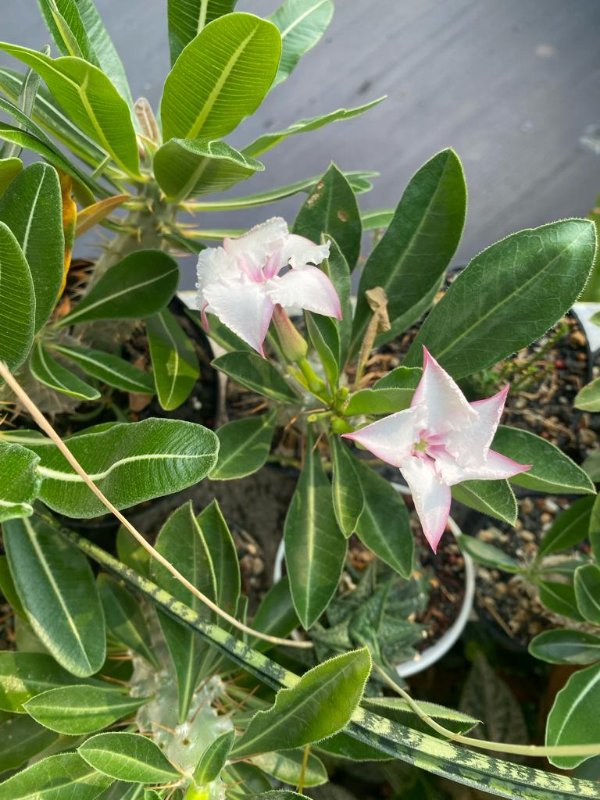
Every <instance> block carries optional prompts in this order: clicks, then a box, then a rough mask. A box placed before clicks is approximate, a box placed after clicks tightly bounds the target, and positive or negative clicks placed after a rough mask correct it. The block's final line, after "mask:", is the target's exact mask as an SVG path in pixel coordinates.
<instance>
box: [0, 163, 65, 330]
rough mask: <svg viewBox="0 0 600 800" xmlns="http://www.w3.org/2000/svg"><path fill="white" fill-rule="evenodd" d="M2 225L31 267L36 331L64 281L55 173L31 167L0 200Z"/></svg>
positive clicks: (44, 168)
mask: <svg viewBox="0 0 600 800" xmlns="http://www.w3.org/2000/svg"><path fill="white" fill-rule="evenodd" d="M0 221H2V222H4V223H5V224H6V225H7V226H8V227H9V228H10V229H11V231H12V232H13V234H14V235H15V238H16V239H17V241H18V243H19V245H20V246H21V249H22V251H23V255H24V256H25V259H26V260H27V263H28V264H29V269H30V271H31V278H32V280H33V288H34V291H35V330H36V332H37V331H38V330H39V329H40V328H41V327H42V325H43V324H44V323H45V322H46V320H47V319H48V317H49V316H50V314H51V313H52V311H53V310H54V306H55V304H56V302H57V299H58V293H59V291H60V288H61V285H62V279H63V270H64V252H65V242H64V236H63V224H62V200H61V194H60V185H59V182H58V176H57V174H56V171H55V170H54V169H53V168H52V167H50V166H49V165H48V164H32V165H31V166H30V167H27V168H26V169H24V170H23V172H21V174H20V175H19V176H18V177H17V178H15V179H14V180H13V182H12V184H11V186H10V188H9V189H8V190H7V191H6V192H5V194H4V196H3V197H2V199H1V200H0Z"/></svg>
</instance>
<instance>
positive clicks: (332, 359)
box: [304, 311, 342, 388]
mask: <svg viewBox="0 0 600 800" xmlns="http://www.w3.org/2000/svg"><path fill="white" fill-rule="evenodd" d="M304 319H305V322H306V330H307V332H308V336H309V339H310V341H311V344H312V346H313V347H314V349H315V350H316V352H317V354H318V357H319V359H320V360H321V364H322V365H323V370H324V372H325V377H326V378H327V382H328V383H329V386H330V387H331V388H335V387H337V384H338V378H339V375H340V368H341V360H342V352H341V342H340V334H339V323H338V321H337V320H336V319H334V318H333V317H325V316H323V315H322V314H311V313H309V312H308V311H306V312H305V313H304Z"/></svg>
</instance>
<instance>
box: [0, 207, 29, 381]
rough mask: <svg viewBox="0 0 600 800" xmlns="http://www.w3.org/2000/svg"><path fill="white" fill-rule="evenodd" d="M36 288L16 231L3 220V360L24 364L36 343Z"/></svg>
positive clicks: (0, 292) (10, 365)
mask: <svg viewBox="0 0 600 800" xmlns="http://www.w3.org/2000/svg"><path fill="white" fill-rule="evenodd" d="M34 331H35V292H34V286H33V280H32V277H31V271H30V269H29V266H28V264H27V261H26V259H25V256H24V255H23V251H22V250H21V248H20V246H19V243H18V242H17V240H16V238H15V236H14V234H13V233H12V232H11V231H10V229H9V228H8V227H7V226H6V225H5V224H4V223H3V222H0V361H5V362H6V364H7V366H8V368H9V369H11V370H14V369H16V368H17V367H19V366H21V364H22V363H23V361H25V359H26V358H27V354H28V353H29V350H30V349H31V345H32V343H33V334H34Z"/></svg>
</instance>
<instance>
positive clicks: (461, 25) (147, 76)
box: [0, 0, 600, 263]
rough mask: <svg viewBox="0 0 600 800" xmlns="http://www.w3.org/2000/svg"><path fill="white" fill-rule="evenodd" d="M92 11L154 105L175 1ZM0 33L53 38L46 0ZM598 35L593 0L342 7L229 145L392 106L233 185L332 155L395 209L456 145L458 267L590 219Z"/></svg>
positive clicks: (366, 201) (2, 15)
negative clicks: (461, 219) (519, 239)
mask: <svg viewBox="0 0 600 800" xmlns="http://www.w3.org/2000/svg"><path fill="white" fill-rule="evenodd" d="M278 4H279V3H278V0H239V4H238V9H239V10H247V11H254V12H256V13H258V14H260V15H266V14H268V13H270V12H271V11H272V10H274V8H276V7H277V5H278ZM97 5H98V7H99V9H100V11H101V13H102V14H103V17H104V19H105V22H106V24H107V27H108V28H109V30H110V32H111V34H112V35H113V37H114V39H115V42H116V44H117V47H118V48H119V51H120V53H121V55H122V57H123V60H124V62H125V65H126V67H127V70H128V73H129V77H130V82H131V86H132V90H133V93H134V95H135V96H137V95H140V94H143V95H145V96H147V97H148V98H149V99H150V100H151V101H152V103H153V104H154V105H155V106H156V104H157V103H158V101H159V98H160V87H161V85H162V80H163V78H164V76H165V74H166V72H167V70H168V48H167V31H166V0H97ZM0 38H1V39H3V40H8V41H13V42H17V43H20V44H24V45H28V46H32V47H40V46H41V45H43V44H44V43H46V42H47V41H48V35H47V34H46V33H45V30H44V26H43V24H42V22H41V19H40V15H39V13H38V10H37V5H36V2H35V0H0ZM599 39H600V3H599V2H598V0H336V14H335V17H334V21H333V23H332V25H331V27H330V29H329V31H328V33H327V34H326V36H325V37H324V39H323V40H322V41H321V43H320V44H319V45H318V46H317V47H316V48H315V49H314V50H313V51H312V52H311V53H309V54H308V55H307V56H306V57H305V58H304V59H303V60H302V62H301V63H300V66H299V67H298V68H297V70H296V71H295V73H294V74H293V76H292V77H291V78H290V79H289V80H288V81H286V82H285V83H284V84H282V85H281V86H280V87H278V88H277V89H275V90H274V91H273V92H272V93H271V94H270V95H269V97H268V98H267V100H266V102H265V103H264V105H263V106H262V108H261V109H260V111H259V112H258V114H257V115H256V116H255V118H253V119H251V120H247V121H246V122H245V123H244V124H243V125H242V127H241V128H240V129H239V130H238V131H236V132H235V135H234V136H232V137H231V140H230V141H231V143H232V144H234V145H235V144H239V145H241V144H244V143H245V142H246V141H249V140H250V139H252V138H253V137H254V136H256V135H258V134H259V133H261V132H262V131H264V130H269V129H273V130H277V129H279V128H281V127H285V126H286V125H288V124H290V123H292V122H294V121H296V120H298V119H300V118H302V117H309V116H314V115H317V114H321V113H324V112H327V111H330V110H333V109H335V108H338V107H340V106H352V105H358V104H361V103H364V102H366V101H367V100H370V99H372V98H375V97H379V96H380V95H382V94H387V95H388V99H387V101H386V102H384V103H382V104H381V105H380V106H378V107H376V108H375V109H374V110H372V111H370V112H369V113H368V114H366V115H365V116H363V117H361V118H359V119H355V120H351V121H349V122H345V123H336V124H334V125H332V126H329V127H327V128H326V129H324V130H321V131H319V132H316V133H312V134H306V135H304V136H296V137H293V138H292V139H289V140H288V141H287V142H286V143H285V144H283V145H281V146H280V147H279V148H277V149H276V150H274V151H272V152H271V153H269V154H267V155H266V156H265V158H264V161H265V163H266V166H267V171H266V172H265V173H263V174H262V175H259V176H256V177H255V178H253V179H252V180H251V181H250V182H248V183H246V184H245V185H242V187H238V188H237V189H236V190H235V191H236V193H238V194H242V193H250V192H255V191H260V190H262V189H264V188H267V187H271V186H276V185H281V184H285V183H288V182H290V181H293V180H297V179H299V178H301V177H304V176H306V175H313V174H314V175H316V174H319V173H321V172H323V171H324V170H325V169H326V167H327V165H328V163H329V161H331V160H335V161H336V162H337V163H338V164H339V165H340V166H341V167H342V168H344V169H372V170H377V171H379V172H380V173H381V177H380V178H378V179H377V181H376V184H375V189H374V191H373V192H372V193H371V194H369V195H363V197H362V201H361V202H362V204H363V206H364V207H366V208H381V207H387V206H394V205H395V204H396V203H397V201H398V199H399V197H400V195H401V193H402V190H403V188H404V186H405V185H406V183H407V181H408V180H409V178H410V176H411V175H412V173H413V172H414V171H415V170H416V169H417V168H418V167H419V166H420V164H422V163H423V162H424V161H425V160H426V159H427V158H429V157H430V156H431V155H432V154H434V153H435V152H436V151H438V150H440V149H441V148H444V147H447V146H452V147H454V148H455V149H456V150H457V152H458V153H459V155H460V157H461V158H462V160H463V163H464V166H465V171H466V175H467V181H468V185H469V213H468V219H467V226H466V232H465V235H464V239H463V243H462V245H461V247H460V250H459V252H458V253H457V256H456V259H455V261H456V263H464V262H465V261H467V260H468V259H469V258H470V257H472V256H473V255H474V254H475V253H476V252H478V251H479V250H481V249H482V248H483V247H485V246H487V245H488V244H491V243H492V242H493V241H495V240H497V239H498V238H500V237H502V236H504V235H506V234H507V233H510V232H511V231H514V230H517V229H520V228H524V227H528V226H532V225H539V224H542V223H544V222H549V221H551V220H553V219H558V218H561V217H567V216H573V215H579V214H584V213H585V212H586V211H587V210H588V209H589V208H590V207H591V206H593V205H594V204H595V198H596V195H597V193H599V192H600V154H596V153H594V152H593V147H590V146H589V145H585V144H582V142H581V139H582V137H584V136H585V134H586V132H588V133H589V130H590V127H592V128H593V126H599V128H600V48H599V46H598V41H599ZM9 61H10V59H9V58H8V57H6V56H1V55H0V62H4V63H9ZM13 63H14V62H13ZM592 138H593V137H592ZM597 144H598V149H599V153H600V137H599V139H598V142H597ZM298 204H299V199H298V198H295V199H291V200H288V201H285V202H282V203H280V204H279V205H278V206H268V207H263V208H259V209H255V210H254V211H246V212H236V214H229V215H227V216H226V217H225V216H222V215H219V214H211V215H207V216H206V219H205V223H206V224H205V225H204V224H203V227H216V226H219V225H228V226H232V225H235V226H240V227H243V226H247V225H251V224H254V223H256V222H259V221H261V220H262V219H264V218H265V217H267V216H269V215H272V214H274V213H283V214H284V215H287V216H288V217H293V215H294V213H295V210H296V208H297V207H298Z"/></svg>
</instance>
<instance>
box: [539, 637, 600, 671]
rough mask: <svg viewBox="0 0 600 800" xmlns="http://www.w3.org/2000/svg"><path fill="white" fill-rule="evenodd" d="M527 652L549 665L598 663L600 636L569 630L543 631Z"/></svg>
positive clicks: (599, 659)
mask: <svg viewBox="0 0 600 800" xmlns="http://www.w3.org/2000/svg"><path fill="white" fill-rule="evenodd" d="M529 652H530V653H531V655H532V656H534V658H539V659H541V660H542V661H547V662H548V663H549V664H594V663H595V662H596V661H600V636H594V635H593V634H591V633H585V632H584V631H575V630H569V629H564V630H554V631H544V633H540V634H539V636H536V637H535V639H533V640H532V641H531V642H530V644H529Z"/></svg>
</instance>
